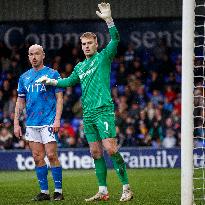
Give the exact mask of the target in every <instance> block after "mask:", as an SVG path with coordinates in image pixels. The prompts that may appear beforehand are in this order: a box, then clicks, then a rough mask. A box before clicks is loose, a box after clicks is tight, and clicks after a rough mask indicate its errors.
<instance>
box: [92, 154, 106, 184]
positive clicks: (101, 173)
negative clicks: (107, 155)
mask: <svg viewBox="0 0 205 205" xmlns="http://www.w3.org/2000/svg"><path fill="white" fill-rule="evenodd" d="M94 163H95V174H96V176H97V179H98V185H99V186H105V187H106V186H107V183H106V178H107V167H106V163H105V159H104V157H101V158H100V159H94Z"/></svg>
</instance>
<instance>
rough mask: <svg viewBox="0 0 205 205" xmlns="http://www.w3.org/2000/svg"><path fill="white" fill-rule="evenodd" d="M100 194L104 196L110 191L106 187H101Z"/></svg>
mask: <svg viewBox="0 0 205 205" xmlns="http://www.w3.org/2000/svg"><path fill="white" fill-rule="evenodd" d="M99 192H100V193H102V194H108V190H107V187H106V186H99Z"/></svg>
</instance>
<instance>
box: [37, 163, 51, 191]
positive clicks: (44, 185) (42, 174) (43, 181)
mask: <svg viewBox="0 0 205 205" xmlns="http://www.w3.org/2000/svg"><path fill="white" fill-rule="evenodd" d="M35 170H36V175H37V178H38V182H39V185H40V188H41V190H42V191H45V192H46V191H48V179H47V175H48V168H47V165H44V166H42V167H36V169H35Z"/></svg>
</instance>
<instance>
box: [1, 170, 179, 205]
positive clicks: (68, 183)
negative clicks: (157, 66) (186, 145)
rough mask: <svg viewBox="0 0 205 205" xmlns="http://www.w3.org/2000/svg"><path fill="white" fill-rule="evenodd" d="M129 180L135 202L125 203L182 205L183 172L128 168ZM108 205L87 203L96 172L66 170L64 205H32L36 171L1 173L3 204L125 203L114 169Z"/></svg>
mask: <svg viewBox="0 0 205 205" xmlns="http://www.w3.org/2000/svg"><path fill="white" fill-rule="evenodd" d="M128 175H129V180H130V184H131V187H132V190H133V192H134V199H133V200H132V201H130V202H126V204H135V205H172V204H176V205H179V204H180V169H129V170H128ZM48 178H49V190H50V193H52V192H53V183H52V178H51V174H50V172H49V177H48ZM108 189H109V193H110V200H109V201H108V202H92V203H91V202H89V203H88V202H87V203H86V202H85V201H84V199H85V198H86V197H89V196H92V195H93V194H95V193H96V192H97V182H96V178H95V174H94V170H72V171H71V170H67V171H63V190H64V196H65V200H64V201H62V202H55V201H52V200H51V201H49V202H33V201H31V199H32V197H33V196H34V195H35V194H37V193H38V192H39V188H38V184H37V179H36V176H35V172H33V171H24V172H20V171H14V172H11V171H8V172H0V204H1V205H4V204H8V205H12V204H15V205H23V204H40V205H44V204H48V205H51V204H52V205H53V204H59V205H61V204H66V205H72V204H76V205H80V204H96V203H97V204H112V205H115V204H122V203H123V202H121V203H120V202H119V199H120V196H121V184H120V182H119V181H118V179H117V176H116V175H115V172H114V171H113V170H109V171H108Z"/></svg>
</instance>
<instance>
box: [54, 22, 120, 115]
mask: <svg viewBox="0 0 205 205" xmlns="http://www.w3.org/2000/svg"><path fill="white" fill-rule="evenodd" d="M109 33H110V36H111V41H110V42H109V44H108V45H107V46H106V48H105V49H103V50H102V51H101V52H100V53H98V52H97V53H95V54H94V55H93V56H92V57H91V58H89V59H85V60H84V61H83V62H80V63H78V64H77V65H76V66H75V68H74V70H73V72H72V74H71V75H70V76H69V77H68V78H64V79H60V80H58V83H57V87H69V86H73V85H75V84H76V83H79V82H80V84H81V88H82V107H83V113H84V115H85V116H86V115H89V114H91V113H92V111H95V110H96V108H99V107H104V106H113V102H112V98H111V93H110V69H111V62H112V60H113V58H114V56H115V55H116V52H117V45H118V43H119V33H118V31H117V29H116V27H115V26H112V27H111V28H109Z"/></svg>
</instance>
